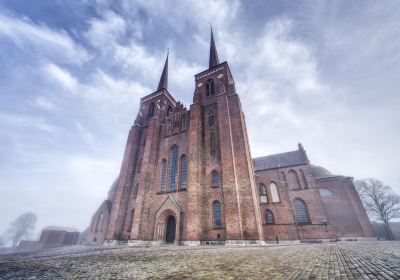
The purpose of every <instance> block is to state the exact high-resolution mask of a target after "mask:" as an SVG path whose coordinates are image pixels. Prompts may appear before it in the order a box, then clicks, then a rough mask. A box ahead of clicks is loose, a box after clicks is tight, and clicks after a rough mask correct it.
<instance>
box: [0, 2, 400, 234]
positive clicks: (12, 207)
mask: <svg viewBox="0 0 400 280" xmlns="http://www.w3.org/2000/svg"><path fill="white" fill-rule="evenodd" d="M116 2H118V4H116ZM399 15H400V2H398V1H372V0H369V1H340V0H337V1H289V0H288V1H273V0H271V1H261V0H260V1H243V2H242V1H239V0H235V1H228V0H226V1H198V0H193V1H149V0H137V1H128V0H121V1H113V0H98V1H89V0H86V1H62V0H56V1H50V0H48V1H23V0H13V1H3V0H0V234H1V233H2V232H3V231H4V230H5V229H6V228H7V226H8V225H9V223H10V222H11V221H13V220H14V219H15V218H16V217H17V216H18V215H20V214H22V213H24V212H27V211H32V212H34V213H36V214H37V216H38V225H37V229H38V230H39V229H40V228H42V227H44V226H47V225H58V226H69V227H77V228H79V229H81V230H83V229H84V228H85V227H86V226H88V224H89V221H90V218H91V215H92V214H93V213H94V211H95V210H96V208H97V207H98V206H99V205H100V203H101V202H102V201H103V200H104V199H105V198H106V195H107V191H108V189H109V187H110V185H111V184H112V182H113V180H114V179H115V178H116V177H117V175H118V173H119V168H120V164H121V159H122V155H123V152H124V148H125V142H126V138H127V134H128V131H129V128H130V126H131V125H132V123H133V120H134V119H135V117H136V114H137V112H138V106H139V99H140V98H141V97H143V96H145V95H147V94H149V93H151V92H153V91H154V90H155V89H156V86H157V83H158V80H159V78H160V74H161V69H162V66H163V64H164V59H165V55H166V50H167V49H168V48H169V49H170V61H169V65H170V68H169V91H170V93H171V94H172V95H173V96H174V97H175V98H176V99H178V100H180V101H182V102H183V103H184V104H185V105H186V106H189V105H190V104H191V102H192V96H193V91H194V77H193V75H194V74H196V73H198V72H201V71H203V70H205V69H206V68H207V66H208V52H209V39H210V23H212V25H213V28H214V35H215V40H216V44H217V49H218V53H219V57H220V60H221V61H225V60H226V61H228V63H229V66H230V68H231V70H232V73H233V76H234V79H235V82H236V89H237V91H238V93H239V95H240V98H241V102H242V105H243V110H244V112H245V115H246V121H247V128H248V133H249V139H250V145H251V152H252V156H253V157H256V156H263V155H269V154H274V153H280V152H285V151H290V150H295V149H297V143H298V142H301V143H302V144H303V146H304V147H305V149H306V151H307V153H308V156H309V158H310V160H311V162H312V163H313V164H316V165H321V166H324V167H325V168H327V169H329V170H330V171H331V172H332V173H334V174H343V175H348V176H353V177H355V178H356V179H359V178H365V177H374V178H377V179H380V180H382V181H384V182H385V183H386V184H388V185H390V186H392V187H393V188H394V189H395V190H396V191H397V192H398V193H400V173H399V172H398V168H399V166H400V148H399V146H400V144H399V135H400V129H399V127H400V125H399V124H400V112H399V111H400V109H399V108H400V94H399V88H400V87H399V84H400V82H399V81H400V79H399V77H400V28H399V26H400V16H399ZM189 187H190V186H189Z"/></svg>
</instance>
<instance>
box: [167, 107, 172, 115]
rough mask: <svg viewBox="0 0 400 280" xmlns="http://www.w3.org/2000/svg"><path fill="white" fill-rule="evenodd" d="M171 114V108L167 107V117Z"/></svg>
mask: <svg viewBox="0 0 400 280" xmlns="http://www.w3.org/2000/svg"><path fill="white" fill-rule="evenodd" d="M171 113H172V108H171V106H168V109H167V117H169V115H170V114H171Z"/></svg>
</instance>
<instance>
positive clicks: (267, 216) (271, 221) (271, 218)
mask: <svg viewBox="0 0 400 280" xmlns="http://www.w3.org/2000/svg"><path fill="white" fill-rule="evenodd" d="M265 223H266V224H268V225H273V224H275V219H274V214H272V212H271V211H269V210H267V211H265Z"/></svg>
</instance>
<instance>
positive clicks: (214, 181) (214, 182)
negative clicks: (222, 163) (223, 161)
mask: <svg viewBox="0 0 400 280" xmlns="http://www.w3.org/2000/svg"><path fill="white" fill-rule="evenodd" d="M211 186H212V187H213V188H218V187H219V173H218V171H217V170H213V172H211Z"/></svg>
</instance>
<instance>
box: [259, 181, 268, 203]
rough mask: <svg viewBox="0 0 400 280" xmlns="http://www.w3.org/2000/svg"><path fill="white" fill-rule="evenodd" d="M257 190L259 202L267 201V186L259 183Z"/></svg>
mask: <svg viewBox="0 0 400 280" xmlns="http://www.w3.org/2000/svg"><path fill="white" fill-rule="evenodd" d="M258 191H259V193H260V200H261V202H262V203H268V195H267V187H266V186H265V185H264V184H262V183H261V184H259V185H258Z"/></svg>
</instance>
